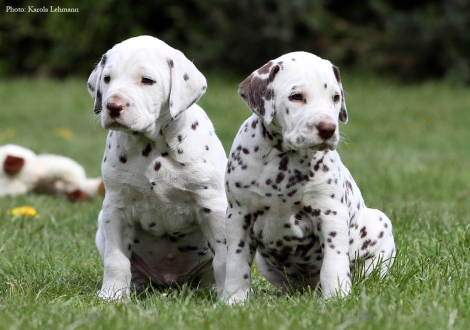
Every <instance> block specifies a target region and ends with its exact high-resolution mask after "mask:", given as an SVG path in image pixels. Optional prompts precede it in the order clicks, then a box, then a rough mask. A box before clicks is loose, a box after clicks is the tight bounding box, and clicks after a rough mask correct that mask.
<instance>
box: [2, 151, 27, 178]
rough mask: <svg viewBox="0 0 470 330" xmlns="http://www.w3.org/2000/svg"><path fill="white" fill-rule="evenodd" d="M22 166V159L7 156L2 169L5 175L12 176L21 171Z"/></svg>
mask: <svg viewBox="0 0 470 330" xmlns="http://www.w3.org/2000/svg"><path fill="white" fill-rule="evenodd" d="M23 166H24V158H21V157H15V156H7V158H5V161H4V162H3V169H4V170H5V172H6V173H8V174H10V175H13V174H16V173H18V172H19V171H21V169H22V168H23Z"/></svg>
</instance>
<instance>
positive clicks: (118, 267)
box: [88, 36, 227, 299]
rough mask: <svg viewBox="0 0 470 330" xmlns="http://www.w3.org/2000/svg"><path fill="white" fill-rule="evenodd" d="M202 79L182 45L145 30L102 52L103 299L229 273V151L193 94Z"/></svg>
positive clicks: (98, 83)
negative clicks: (180, 48) (176, 46)
mask: <svg viewBox="0 0 470 330" xmlns="http://www.w3.org/2000/svg"><path fill="white" fill-rule="evenodd" d="M206 87H207V85H206V80H205V78H204V76H203V75H202V74H201V73H200V72H199V71H198V70H197V69H196V67H195V66H194V65H193V64H192V63H191V62H190V61H189V60H188V59H187V58H186V57H185V56H184V55H183V54H182V53H181V52H180V51H178V50H176V49H174V48H171V47H170V46H168V45H167V44H165V43H164V42H162V41H160V40H158V39H156V38H153V37H149V36H141V37H136V38H131V39H128V40H126V41H123V42H122V43H120V44H117V45H115V46H114V47H113V48H112V49H110V50H109V51H108V52H107V53H106V54H104V55H103V57H102V58H101V61H100V62H99V63H98V65H97V67H96V68H95V70H94V71H93V72H92V73H91V75H90V78H89V79H88V90H89V92H90V94H91V95H92V97H93V98H94V99H95V106H94V109H95V113H96V114H97V115H100V116H101V124H102V126H103V127H104V128H105V129H109V130H110V132H109V134H108V138H107V141H106V148H105V153H104V157H103V163H102V174H103V179H104V183H105V187H106V197H105V199H104V202H103V208H102V210H101V213H100V215H99V219H98V232H97V234H96V244H97V246H98V250H99V253H100V255H101V258H102V259H103V261H104V279H103V285H102V287H101V290H100V292H99V295H100V296H101V297H102V298H106V299H117V298H120V297H122V296H128V294H129V290H130V288H135V289H137V290H139V289H141V288H143V287H144V286H145V285H147V284H149V283H150V282H151V283H152V284H154V285H156V286H158V287H169V286H172V285H182V284H183V283H186V282H191V283H193V284H196V285H198V284H201V285H206V284H211V283H213V281H214V280H215V282H216V284H217V290H218V293H219V294H220V293H221V292H222V290H223V285H224V278H225V258H226V251H227V247H226V245H225V242H226V241H225V211H226V208H227V201H226V196H225V190H224V179H223V177H224V170H225V166H226V161H227V159H226V156H225V152H224V150H223V147H222V144H221V143H220V141H219V139H218V138H217V136H216V134H215V132H214V127H213V126H212V123H211V121H210V120H209V118H208V117H207V115H206V114H205V112H204V111H203V110H202V109H201V108H200V107H199V106H197V105H196V104H195V102H196V101H197V100H198V99H199V98H200V97H201V96H202V95H203V94H204V92H205V91H206Z"/></svg>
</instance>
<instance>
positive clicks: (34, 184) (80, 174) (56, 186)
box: [0, 144, 104, 201]
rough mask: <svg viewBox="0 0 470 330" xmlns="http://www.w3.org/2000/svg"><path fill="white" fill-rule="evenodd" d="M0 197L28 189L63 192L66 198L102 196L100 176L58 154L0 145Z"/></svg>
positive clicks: (78, 198)
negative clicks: (89, 176) (95, 176)
mask: <svg viewBox="0 0 470 330" xmlns="http://www.w3.org/2000/svg"><path fill="white" fill-rule="evenodd" d="M0 166H1V169H0V197H3V196H7V195H21V194H26V193H28V192H35V193H43V194H60V195H65V196H66V197H67V198H68V199H69V200H70V201H82V200H85V199H86V198H87V197H94V196H97V195H100V194H101V195H104V187H103V181H102V180H101V178H88V177H87V175H86V173H85V169H84V168H83V166H81V165H80V164H78V163H77V162H76V161H74V160H73V159H70V158H68V157H64V156H60V155H52V154H39V155H36V154H35V153H34V152H33V151H32V150H30V149H27V148H25V147H22V146H19V145H16V144H6V145H3V146H0Z"/></svg>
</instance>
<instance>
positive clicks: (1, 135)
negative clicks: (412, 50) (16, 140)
mask: <svg viewBox="0 0 470 330" xmlns="http://www.w3.org/2000/svg"><path fill="white" fill-rule="evenodd" d="M15 135H16V129H14V128H7V129H6V130H5V131H3V132H0V141H3V140H9V139H11V138H13V137H14V136H15Z"/></svg>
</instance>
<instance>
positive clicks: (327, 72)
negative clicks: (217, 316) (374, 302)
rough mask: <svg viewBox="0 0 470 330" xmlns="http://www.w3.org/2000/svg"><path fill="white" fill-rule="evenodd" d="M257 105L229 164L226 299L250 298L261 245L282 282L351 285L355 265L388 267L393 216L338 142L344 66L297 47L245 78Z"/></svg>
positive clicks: (247, 94) (261, 260) (264, 269)
mask: <svg viewBox="0 0 470 330" xmlns="http://www.w3.org/2000/svg"><path fill="white" fill-rule="evenodd" d="M239 94H240V95H241V97H242V98H243V99H244V101H245V102H246V103H247V105H248V106H249V107H250V109H251V110H252V111H253V112H254V114H253V115H252V116H251V117H250V118H248V119H247V120H246V121H245V122H244V124H243V125H242V126H241V128H240V130H239V132H238V135H237V136H236V138H235V140H234V142H233V147H232V150H231V152H230V157H229V160H228V164H227V169H226V182H225V184H226V192H227V198H228V201H229V208H228V209H227V220H226V221H227V224H226V226H227V231H226V233H227V247H228V254H227V271H226V274H227V276H226V281H225V291H224V296H223V299H224V300H225V301H227V302H228V303H229V304H233V303H240V302H243V301H244V300H245V299H246V298H247V295H248V293H249V291H250V285H251V271H250V267H251V264H252V261H253V256H254V254H255V252H256V263H257V266H258V268H259V270H260V272H261V274H262V275H263V276H264V277H265V278H266V279H267V280H268V281H269V282H271V283H272V284H273V285H275V286H277V287H279V288H282V289H290V288H295V289H302V288H306V287H308V286H310V287H312V288H316V287H321V290H322V293H323V297H324V298H325V299H328V298H330V297H332V296H334V295H340V296H345V295H347V294H348V293H349V292H350V290H351V270H350V267H351V265H352V264H353V263H354V262H355V261H357V259H362V260H364V270H365V275H367V274H370V273H371V271H372V270H373V269H374V268H375V267H381V268H380V269H381V270H380V272H381V274H382V275H385V273H386V272H387V270H388V269H389V267H390V266H391V265H392V260H393V257H394V255H395V244H394V240H393V235H392V225H391V222H390V220H389V219H388V217H387V216H386V215H385V214H383V213H382V212H381V211H379V210H375V209H369V208H367V207H366V206H365V204H364V201H363V199H362V197H361V193H360V191H359V188H358V187H357V185H356V184H355V182H354V180H353V178H352V177H351V174H350V173H349V171H348V170H347V169H346V167H345V166H344V165H343V164H342V163H341V160H340V157H339V155H338V153H337V152H336V147H337V145H338V142H339V140H340V136H339V130H338V119H339V120H340V121H342V122H344V123H346V122H347V119H348V114H347V110H346V104H345V99H344V93H343V88H342V84H341V79H340V73H339V70H338V68H337V67H335V66H333V65H332V64H331V63H330V62H329V61H327V60H323V59H321V58H319V57H317V56H315V55H313V54H309V53H305V52H294V53H289V54H286V55H284V56H281V57H279V58H278V59H276V60H273V61H270V62H268V63H267V64H266V65H264V66H263V67H261V68H260V69H258V70H256V71H255V72H253V73H252V74H251V75H250V76H249V77H248V78H247V79H246V80H244V81H243V82H242V83H241V85H240V88H239Z"/></svg>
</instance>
